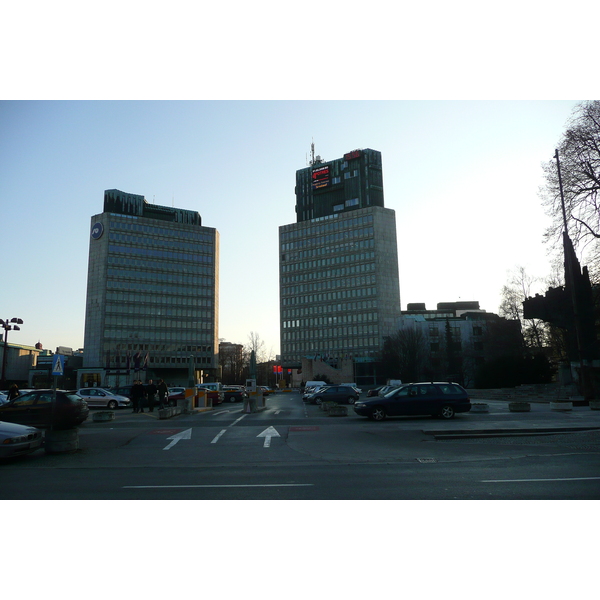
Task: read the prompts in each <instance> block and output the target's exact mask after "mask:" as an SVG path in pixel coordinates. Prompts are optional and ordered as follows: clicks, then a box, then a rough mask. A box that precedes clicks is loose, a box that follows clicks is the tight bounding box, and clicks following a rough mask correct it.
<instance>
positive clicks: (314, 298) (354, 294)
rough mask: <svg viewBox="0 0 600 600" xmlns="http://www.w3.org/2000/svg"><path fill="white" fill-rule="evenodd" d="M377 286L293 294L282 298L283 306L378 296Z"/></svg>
mask: <svg viewBox="0 0 600 600" xmlns="http://www.w3.org/2000/svg"><path fill="white" fill-rule="evenodd" d="M376 295H377V288H374V287H373V288H363V289H354V290H340V291H337V292H326V293H324V294H308V295H306V296H291V297H289V298H282V299H281V305H282V306H296V305H299V304H316V303H318V302H332V301H336V300H349V299H351V298H366V297H368V296H376Z"/></svg>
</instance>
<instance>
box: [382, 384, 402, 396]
mask: <svg viewBox="0 0 600 600" xmlns="http://www.w3.org/2000/svg"><path fill="white" fill-rule="evenodd" d="M399 390H403V391H404V393H405V394H408V386H404V387H394V388H391V389H389V390H388V391H387V392H386V393H385V394H384V395H383V396H384V398H389V397H390V396H393V395H394V394H395V393H396V392H398V391H399Z"/></svg>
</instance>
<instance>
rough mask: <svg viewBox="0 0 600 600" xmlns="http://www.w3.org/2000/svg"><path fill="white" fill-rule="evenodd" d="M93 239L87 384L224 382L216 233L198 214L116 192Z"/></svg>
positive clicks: (110, 193)
mask: <svg viewBox="0 0 600 600" xmlns="http://www.w3.org/2000/svg"><path fill="white" fill-rule="evenodd" d="M90 234H91V236H90V252H89V265H88V283H87V301H86V316H85V338H84V369H83V370H82V373H83V378H82V379H81V381H80V383H81V384H82V385H86V384H87V385H91V384H94V383H95V384H102V385H105V386H106V385H113V384H114V385H122V384H125V383H129V382H130V381H129V380H131V379H133V378H140V379H147V378H153V379H157V378H159V377H162V378H164V379H165V381H167V382H168V383H180V384H184V385H185V384H187V382H188V379H189V375H190V373H191V371H192V370H193V371H194V376H195V377H198V375H199V374H200V373H199V371H203V375H204V376H209V377H210V376H212V375H215V374H216V369H217V368H218V351H219V343H218V321H219V319H218V310H219V302H218V289H219V234H218V232H217V230H216V229H214V228H211V227H203V226H202V221H201V217H200V215H199V214H198V213H197V212H195V211H191V210H184V209H179V208H169V207H166V206H158V205H155V204H150V203H148V202H147V201H146V200H145V199H144V197H143V196H139V195H136V194H127V193H125V192H121V191H119V190H107V191H105V192H104V212H102V213H101V214H98V215H95V216H93V217H92V219H91V231H90ZM144 371H145V373H144ZM135 375H137V377H134V376H135Z"/></svg>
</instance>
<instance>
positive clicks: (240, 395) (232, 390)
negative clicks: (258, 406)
mask: <svg viewBox="0 0 600 600" xmlns="http://www.w3.org/2000/svg"><path fill="white" fill-rule="evenodd" d="M247 396H248V394H247V393H246V389H245V388H243V387H242V386H239V385H225V386H223V399H224V400H225V402H242V400H243V399H244V398H246V397H247Z"/></svg>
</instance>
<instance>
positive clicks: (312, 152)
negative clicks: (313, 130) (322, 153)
mask: <svg viewBox="0 0 600 600" xmlns="http://www.w3.org/2000/svg"><path fill="white" fill-rule="evenodd" d="M310 164H311V165H314V164H315V141H314V139H313V141H312V144H311V145H310Z"/></svg>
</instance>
